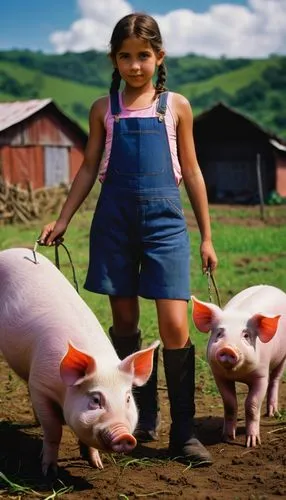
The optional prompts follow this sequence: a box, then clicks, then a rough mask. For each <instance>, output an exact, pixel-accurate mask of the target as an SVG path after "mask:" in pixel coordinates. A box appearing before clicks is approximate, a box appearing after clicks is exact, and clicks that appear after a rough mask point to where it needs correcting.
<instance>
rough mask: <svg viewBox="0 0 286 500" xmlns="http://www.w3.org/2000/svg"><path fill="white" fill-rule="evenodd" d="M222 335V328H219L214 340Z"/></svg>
mask: <svg viewBox="0 0 286 500" xmlns="http://www.w3.org/2000/svg"><path fill="white" fill-rule="evenodd" d="M222 335H223V329H222V328H220V329H219V330H218V331H217V333H216V340H218V339H220V338H221V337H222Z"/></svg>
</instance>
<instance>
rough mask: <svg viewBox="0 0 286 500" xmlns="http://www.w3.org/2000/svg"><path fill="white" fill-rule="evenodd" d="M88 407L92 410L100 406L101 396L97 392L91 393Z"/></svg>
mask: <svg viewBox="0 0 286 500" xmlns="http://www.w3.org/2000/svg"><path fill="white" fill-rule="evenodd" d="M89 407H90V408H91V409H92V410H96V409H98V408H102V397H101V394H100V393H99V392H95V393H94V394H91V397H90V402H89Z"/></svg>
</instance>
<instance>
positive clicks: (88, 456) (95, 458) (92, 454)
mask: <svg viewBox="0 0 286 500" xmlns="http://www.w3.org/2000/svg"><path fill="white" fill-rule="evenodd" d="M78 443H79V449H80V454H81V457H82V458H83V459H84V460H87V461H88V463H89V464H90V465H91V466H92V467H95V468H97V469H103V463H102V461H101V458H100V454H99V451H98V450H97V449H96V448H92V447H91V446H87V445H86V444H84V443H83V442H82V441H79V442H78Z"/></svg>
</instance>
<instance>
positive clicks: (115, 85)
mask: <svg viewBox="0 0 286 500" xmlns="http://www.w3.org/2000/svg"><path fill="white" fill-rule="evenodd" d="M120 82H121V76H120V73H119V71H118V69H117V68H114V71H113V73H112V82H111V85H110V89H109V93H110V94H113V93H114V92H117V91H118V90H119V87H120Z"/></svg>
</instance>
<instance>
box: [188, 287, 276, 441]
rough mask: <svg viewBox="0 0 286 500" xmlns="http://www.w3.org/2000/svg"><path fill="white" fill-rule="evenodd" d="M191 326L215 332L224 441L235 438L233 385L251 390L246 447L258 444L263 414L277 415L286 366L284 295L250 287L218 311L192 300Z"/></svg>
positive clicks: (212, 345)
mask: <svg viewBox="0 0 286 500" xmlns="http://www.w3.org/2000/svg"><path fill="white" fill-rule="evenodd" d="M192 302H193V321H194V323H195V325H196V327H197V329H198V330H200V331H201V332H205V333H207V332H209V331H211V336H210V339H209V342H208V348H207V358H208V362H209V364H210V366H211V369H212V372H213V375H214V379H215V381H216V384H217V387H218V389H219V391H220V393H221V396H222V399H223V404H224V427H223V439H224V440H227V439H235V433H236V427H237V399H236V391H235V382H243V383H245V384H247V385H248V388H249V391H248V396H247V398H246V401H245V422H246V446H247V447H249V446H256V444H257V443H259V444H260V443H261V441H260V411H261V405H262V402H263V399H264V397H265V395H266V393H267V414H268V415H269V416H273V415H274V413H275V412H277V411H278V389H279V380H280V378H281V377H282V374H283V370H284V367H285V362H286V294H285V293H284V292H282V291H281V290H279V289H278V288H276V287H274V286H268V285H259V286H252V287H250V288H247V289H246V290H243V291H242V292H240V293H238V294H237V295H235V296H234V297H233V298H232V299H231V300H230V301H229V302H228V303H227V304H226V306H225V307H224V309H220V308H219V307H218V306H216V305H214V304H209V303H205V302H201V301H199V300H198V299H196V298H195V297H192Z"/></svg>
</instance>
